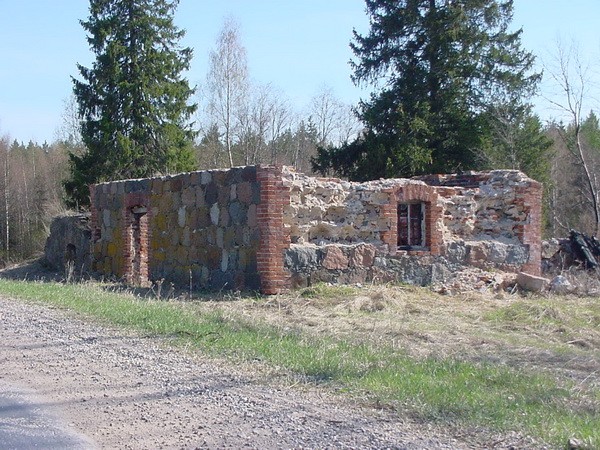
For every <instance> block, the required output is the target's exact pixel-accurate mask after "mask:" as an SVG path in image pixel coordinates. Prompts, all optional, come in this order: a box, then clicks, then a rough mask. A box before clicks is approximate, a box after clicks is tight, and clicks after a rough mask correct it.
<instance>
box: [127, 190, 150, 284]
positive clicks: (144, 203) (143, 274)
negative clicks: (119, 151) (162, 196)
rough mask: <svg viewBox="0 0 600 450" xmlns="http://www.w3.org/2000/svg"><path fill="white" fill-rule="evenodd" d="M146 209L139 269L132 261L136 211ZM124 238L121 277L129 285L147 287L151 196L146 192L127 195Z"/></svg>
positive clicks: (140, 245) (143, 217)
mask: <svg viewBox="0 0 600 450" xmlns="http://www.w3.org/2000/svg"><path fill="white" fill-rule="evenodd" d="M136 207H140V208H145V209H146V212H145V213H144V214H142V215H140V223H139V227H140V230H139V234H140V235H139V249H138V250H139V255H138V258H139V267H138V270H136V268H135V267H134V264H133V260H132V256H133V255H132V248H133V246H134V245H135V242H134V236H133V226H134V222H135V220H136V217H135V215H136V214H135V212H134V209H135V208H136ZM122 214H123V216H122V224H123V229H122V233H123V234H122V236H123V254H122V256H123V273H122V274H121V276H122V277H123V278H124V279H125V281H126V282H127V283H130V284H134V285H139V286H145V285H148V284H149V277H150V273H149V260H150V245H149V244H150V230H149V227H148V223H149V214H150V208H149V196H148V194H147V193H145V192H132V193H129V194H125V201H124V205H123V210H122Z"/></svg>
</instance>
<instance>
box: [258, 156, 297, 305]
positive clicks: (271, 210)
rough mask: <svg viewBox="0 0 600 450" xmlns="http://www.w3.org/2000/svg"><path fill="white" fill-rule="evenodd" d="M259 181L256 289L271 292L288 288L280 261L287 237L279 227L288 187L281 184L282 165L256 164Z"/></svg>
mask: <svg viewBox="0 0 600 450" xmlns="http://www.w3.org/2000/svg"><path fill="white" fill-rule="evenodd" d="M256 179H257V181H258V183H259V184H260V204H259V205H258V207H257V210H256V213H257V214H256V215H257V225H258V229H259V232H260V243H259V247H258V250H257V252H256V258H257V271H258V274H259V276H260V290H261V292H262V293H263V294H267V295H273V294H278V293H280V292H283V291H285V290H287V289H289V287H290V276H289V273H287V272H286V270H285V268H284V264H283V258H284V252H285V250H286V249H288V248H289V247H290V236H289V233H288V232H286V231H285V229H284V226H283V208H284V207H285V206H287V205H289V203H290V193H289V190H288V189H287V188H286V187H285V186H284V185H283V178H282V168H281V167H276V166H258V167H257V168H256Z"/></svg>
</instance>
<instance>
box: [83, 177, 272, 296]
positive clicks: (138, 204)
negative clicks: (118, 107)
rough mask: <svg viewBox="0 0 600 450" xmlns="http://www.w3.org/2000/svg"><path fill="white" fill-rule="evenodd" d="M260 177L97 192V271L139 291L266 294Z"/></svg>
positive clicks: (121, 184) (115, 185)
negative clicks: (167, 286)
mask: <svg viewBox="0 0 600 450" xmlns="http://www.w3.org/2000/svg"><path fill="white" fill-rule="evenodd" d="M269 170H270V169H269V168H267V169H263V172H266V173H268V172H269ZM258 171H259V169H257V168H256V167H244V168H234V169H231V170H212V171H204V172H192V173H184V174H180V175H176V176H168V177H160V178H151V179H144V180H126V181H118V182H111V183H102V184H98V185H95V186H92V187H91V192H92V227H93V229H94V233H93V235H94V239H93V254H94V263H95V265H94V269H95V270H96V271H98V272H100V273H102V274H104V275H116V276H117V277H120V278H124V279H125V280H126V281H128V282H131V283H135V284H146V283H148V282H149V281H150V280H154V281H158V280H165V281H168V282H173V283H174V284H177V285H179V286H186V287H187V286H191V287H192V288H193V289H198V288H211V289H222V288H226V289H258V288H260V287H261V286H260V278H259V273H258V267H257V254H258V250H259V248H260V245H259V244H260V225H259V222H258V215H257V209H258V206H259V204H260V203H261V190H260V186H259V182H258V179H257V172H258Z"/></svg>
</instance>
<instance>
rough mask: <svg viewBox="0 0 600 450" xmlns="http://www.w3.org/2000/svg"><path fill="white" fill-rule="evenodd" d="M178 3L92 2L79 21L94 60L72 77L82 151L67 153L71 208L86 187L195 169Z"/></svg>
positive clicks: (188, 53)
mask: <svg viewBox="0 0 600 450" xmlns="http://www.w3.org/2000/svg"><path fill="white" fill-rule="evenodd" d="M177 3H178V0H90V15H89V18H88V20H87V21H82V22H81V24H82V26H83V28H84V29H85V30H86V31H87V32H88V43H89V45H90V48H91V50H92V52H93V53H94V54H95V55H96V60H95V61H94V63H93V65H92V67H91V68H86V67H83V66H81V65H78V69H79V72H80V75H81V77H82V80H77V79H73V83H74V93H75V97H76V99H77V103H78V111H79V117H80V119H81V135H82V139H83V142H84V144H85V146H86V148H87V151H86V152H84V153H83V154H81V155H80V154H75V153H72V154H71V155H70V162H71V176H70V178H69V179H68V180H67V181H66V182H65V188H66V190H67V194H68V195H69V201H70V203H71V204H72V205H76V204H78V205H85V204H87V203H88V202H89V198H88V187H87V185H88V184H90V183H97V182H102V181H109V180H115V179H125V178H139V177H147V176H151V175H154V174H157V173H172V172H180V171H185V170H191V169H192V168H193V167H194V156H193V146H192V142H193V138H194V132H193V131H192V128H191V124H190V123H189V119H190V116H191V115H192V114H193V112H194V111H195V109H196V106H195V105H193V104H189V103H188V100H189V98H190V96H191V95H192V94H193V93H194V89H192V88H190V86H189V84H188V81H187V80H186V79H185V78H183V77H182V72H184V71H185V70H187V69H188V68H189V64H190V60H191V57H192V50H191V49H190V48H182V47H181V46H180V45H179V44H178V42H179V40H180V39H181V38H182V37H183V35H184V31H183V30H179V29H178V28H176V27H175V25H174V24H173V15H174V11H175V8H176V6H177Z"/></svg>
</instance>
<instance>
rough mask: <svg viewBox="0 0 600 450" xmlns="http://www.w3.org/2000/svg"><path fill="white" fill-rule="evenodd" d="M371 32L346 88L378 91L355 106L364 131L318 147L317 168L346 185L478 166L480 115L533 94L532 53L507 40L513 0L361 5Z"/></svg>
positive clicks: (484, 135) (483, 122) (358, 44)
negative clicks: (340, 177) (350, 85)
mask: <svg viewBox="0 0 600 450" xmlns="http://www.w3.org/2000/svg"><path fill="white" fill-rule="evenodd" d="M366 5H367V12H368V14H369V16H370V24H371V28H370V31H369V33H368V34H366V35H364V36H363V35H360V34H359V33H357V32H356V31H355V32H354V41H353V42H352V43H351V48H352V50H353V52H354V54H355V55H356V58H357V59H356V60H355V61H353V62H352V67H353V70H354V74H353V81H354V82H355V83H356V84H359V85H360V84H363V85H364V84H370V85H373V86H374V87H375V92H374V93H373V94H371V97H370V99H369V100H367V101H362V102H361V103H360V105H359V116H360V118H361V119H362V121H363V122H364V125H365V127H366V131H365V132H364V133H363V135H362V136H361V137H360V138H358V139H357V140H355V141H354V142H352V143H349V144H346V145H342V146H341V147H337V148H336V147H333V148H332V147H330V148H326V149H323V148H322V149H320V150H319V153H318V156H317V158H315V159H314V160H313V164H314V168H315V170H318V171H319V172H321V173H326V172H331V171H333V172H336V173H338V174H341V175H343V176H347V177H349V178H351V179H356V180H365V179H373V178H377V177H394V176H411V175H415V174H420V173H425V172H454V171H458V170H465V169H471V168H474V167H476V165H477V162H478V160H479V158H478V154H479V152H480V151H481V148H482V147H483V145H484V143H485V142H486V140H487V139H488V137H489V132H490V128H489V123H488V117H489V116H488V115H487V111H488V110H489V108H490V106H493V105H496V104H503V105H509V104H511V105H514V107H515V108H518V107H520V105H522V99H523V98H526V97H528V96H529V95H531V94H532V93H533V91H534V90H535V87H536V85H537V82H538V81H539V79H540V75H539V74H535V73H534V74H532V73H530V72H531V69H532V65H533V62H534V57H533V55H532V54H530V53H527V52H525V51H524V50H523V49H522V48H521V44H520V35H521V31H520V30H518V31H515V32H509V30H508V25H509V23H510V20H511V17H512V10H513V2H512V1H511V0H505V1H500V0H366Z"/></svg>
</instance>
